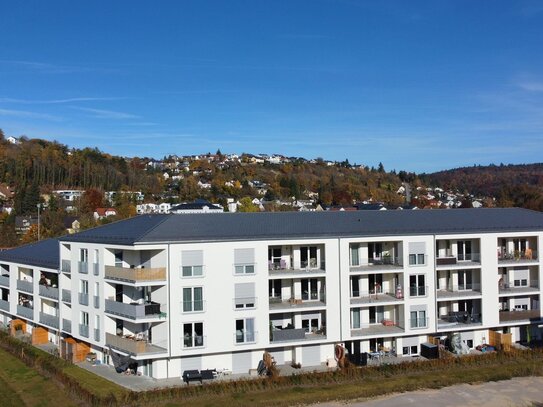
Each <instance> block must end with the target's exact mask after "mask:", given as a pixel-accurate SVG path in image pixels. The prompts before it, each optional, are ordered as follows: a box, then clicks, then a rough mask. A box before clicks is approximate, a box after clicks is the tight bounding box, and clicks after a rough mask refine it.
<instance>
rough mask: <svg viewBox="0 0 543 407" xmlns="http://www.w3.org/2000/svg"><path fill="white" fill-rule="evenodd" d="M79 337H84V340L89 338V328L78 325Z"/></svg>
mask: <svg viewBox="0 0 543 407" xmlns="http://www.w3.org/2000/svg"><path fill="white" fill-rule="evenodd" d="M79 335H81V336H84V337H85V338H88V337H89V326H88V325H83V324H79Z"/></svg>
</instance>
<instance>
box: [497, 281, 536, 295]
mask: <svg viewBox="0 0 543 407" xmlns="http://www.w3.org/2000/svg"><path fill="white" fill-rule="evenodd" d="M498 288H499V289H500V294H504V293H508V292H523V291H530V290H538V289H539V281H537V280H529V281H527V282H526V284H524V285H523V284H520V283H514V282H513V283H498Z"/></svg>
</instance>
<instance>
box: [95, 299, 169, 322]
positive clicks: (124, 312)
mask: <svg viewBox="0 0 543 407" xmlns="http://www.w3.org/2000/svg"><path fill="white" fill-rule="evenodd" d="M105 309H106V312H107V313H109V314H113V315H119V316H122V317H125V318H129V319H134V320H137V319H149V318H161V317H162V315H163V314H161V311H160V304H158V303H154V302H153V303H150V304H125V303H122V302H118V301H115V300H110V299H106V301H105Z"/></svg>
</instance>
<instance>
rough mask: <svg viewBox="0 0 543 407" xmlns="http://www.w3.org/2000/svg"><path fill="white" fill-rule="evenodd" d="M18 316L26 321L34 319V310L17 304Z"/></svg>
mask: <svg viewBox="0 0 543 407" xmlns="http://www.w3.org/2000/svg"><path fill="white" fill-rule="evenodd" d="M17 315H20V316H22V317H24V318H26V319H34V309H33V308H29V307H25V306H24V305H19V304H17Z"/></svg>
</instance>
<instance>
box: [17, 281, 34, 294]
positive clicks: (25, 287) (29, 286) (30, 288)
mask: <svg viewBox="0 0 543 407" xmlns="http://www.w3.org/2000/svg"><path fill="white" fill-rule="evenodd" d="M17 290H19V291H24V292H27V293H33V292H34V284H33V283H32V281H26V280H17Z"/></svg>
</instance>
